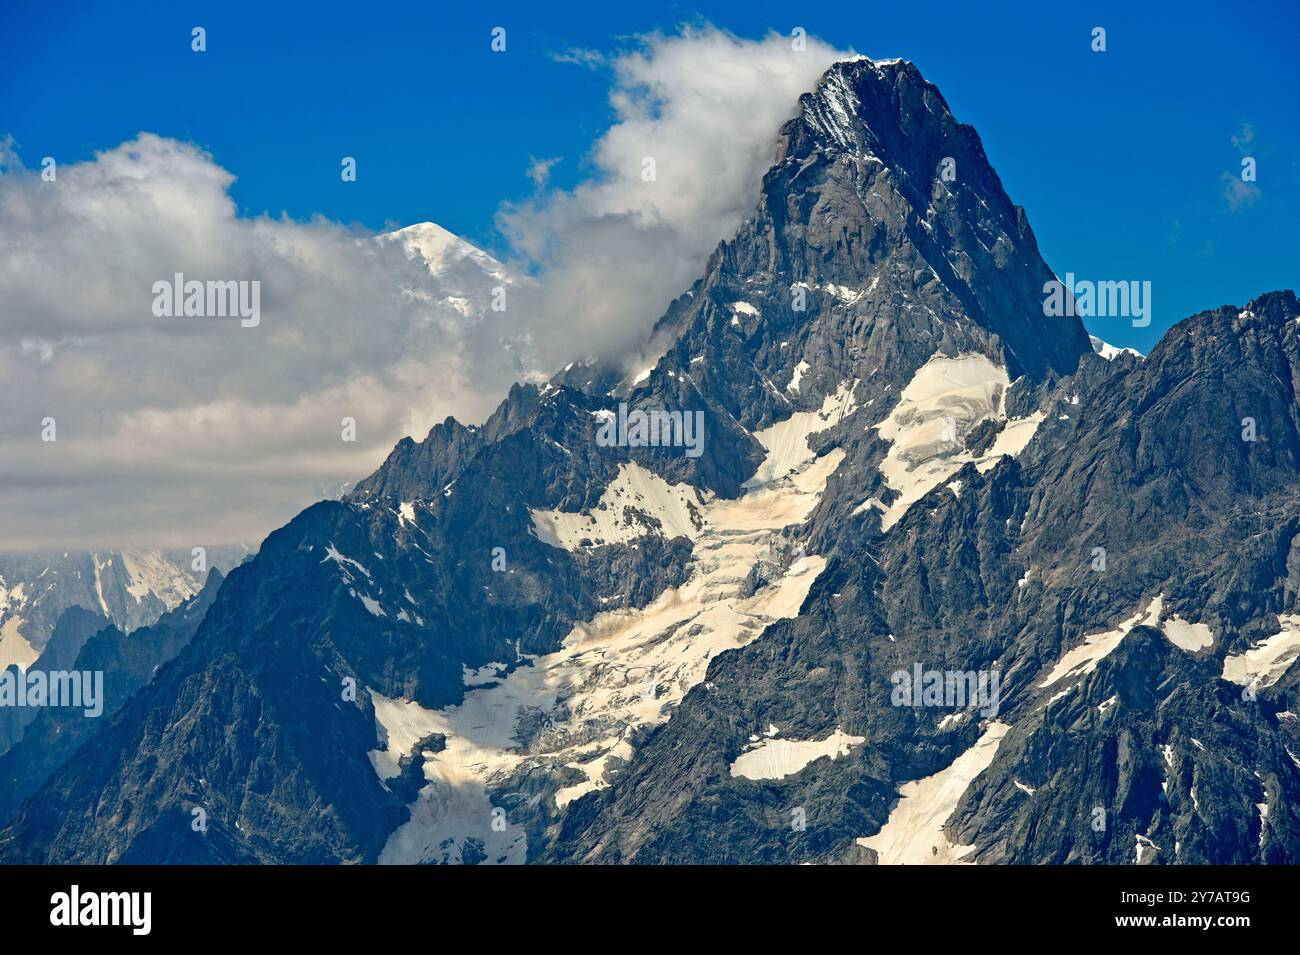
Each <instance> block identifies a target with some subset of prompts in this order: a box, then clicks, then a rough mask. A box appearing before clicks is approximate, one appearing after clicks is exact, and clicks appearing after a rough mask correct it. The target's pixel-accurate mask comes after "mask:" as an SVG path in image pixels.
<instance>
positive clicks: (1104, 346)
mask: <svg viewBox="0 0 1300 955" xmlns="http://www.w3.org/2000/svg"><path fill="white" fill-rule="evenodd" d="M1088 341H1090V342H1092V350H1093V351H1095V352H1096V353H1097V354H1098V355H1100V356H1101V357H1102V358H1104V359H1106V360H1107V361H1113V360H1114V359H1115V358H1116V357H1117V356H1119V355H1122V354H1124V353H1125V352H1127V353H1128V354H1130V355H1133V356H1135V357H1137V358H1142V357H1144V356H1143V355H1142V353H1141V352H1140V351H1138V350H1137V349H1136V348H1119V347H1117V346H1115V345H1112V344H1110V343H1109V342H1104V341H1102V340H1101V339H1100V338H1098V337H1097V336H1096V335H1089V336H1088Z"/></svg>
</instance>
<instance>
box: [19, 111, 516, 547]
mask: <svg viewBox="0 0 1300 955" xmlns="http://www.w3.org/2000/svg"><path fill="white" fill-rule="evenodd" d="M10 159H11V161H10V162H8V163H7V164H6V165H8V167H9V171H8V172H7V173H6V174H4V175H2V176H0V301H2V302H4V303H5V307H4V310H3V314H2V315H0V401H2V402H3V405H4V408H5V414H4V415H3V416H2V417H0V443H2V444H3V445H4V449H5V451H4V455H3V457H0V512H3V513H4V514H5V515H6V520H5V525H6V526H5V532H4V536H3V546H4V547H5V548H7V549H8V548H13V549H20V548H22V549H28V548H35V547H42V546H49V547H91V546H101V547H102V546H117V547H121V546H130V545H134V544H157V545H177V546H181V545H186V546H189V545H190V544H192V543H204V542H225V541H228V540H232V539H239V540H248V541H250V542H253V541H256V540H260V539H261V537H262V536H263V535H264V534H265V532H266V531H268V530H270V529H271V528H273V527H275V526H277V525H278V524H280V523H282V522H283V521H285V520H287V519H288V518H289V517H291V516H292V515H293V514H294V513H295V512H296V511H297V510H298V509H300V508H301V507H303V506H305V505H306V504H308V503H310V502H311V500H312V499H314V497H316V496H318V495H319V494H320V492H321V490H322V489H324V488H327V487H331V486H334V485H336V484H338V483H339V482H341V481H355V480H356V479H358V478H359V477H361V476H363V475H364V474H365V473H367V472H368V471H369V470H371V469H372V468H373V467H374V466H375V465H376V464H377V463H378V462H379V461H380V460H382V458H383V456H384V455H385V454H386V453H387V451H388V450H389V449H390V448H391V447H392V445H393V443H394V442H395V441H396V440H397V439H398V438H400V437H401V436H402V435H404V434H409V433H415V434H418V435H420V436H423V435H424V433H425V432H426V431H427V430H428V428H429V426H430V425H431V424H432V423H433V421H434V420H435V419H440V418H441V417H443V416H445V415H447V414H455V415H458V416H462V417H464V418H466V419H469V420H477V419H480V418H482V417H483V415H484V414H486V413H487V412H488V411H490V410H491V408H492V407H493V406H494V405H495V404H496V402H497V401H499V400H500V397H501V395H502V394H503V393H504V391H505V389H506V388H508V387H509V385H510V383H511V382H512V381H515V380H517V379H519V378H520V377H523V376H525V375H527V374H528V373H529V368H530V367H531V365H529V364H528V363H529V361H530V360H529V359H528V357H527V343H526V336H521V334H520V332H519V329H518V328H517V327H516V325H515V324H514V323H513V322H512V321H511V320H510V319H511V318H512V316H510V314H509V312H508V311H507V312H504V313H494V312H492V311H491V310H490V308H489V307H488V306H489V303H490V296H491V290H492V288H493V287H494V286H496V285H498V284H501V280H500V279H499V278H497V277H494V276H492V275H490V274H488V273H486V272H485V271H484V269H483V267H482V264H481V262H479V261H476V259H475V257H473V256H459V257H458V256H454V255H449V256H444V257H443V259H442V262H441V266H440V269H439V274H438V275H437V276H436V277H435V276H434V275H433V274H431V272H430V270H429V268H428V267H427V265H426V262H425V260H424V258H423V257H421V256H418V255H408V252H407V251H406V250H405V249H404V248H403V246H402V244H401V243H396V242H385V243H380V242H376V241H375V240H374V237H373V236H371V235H367V234H363V233H360V232H356V231H354V230H350V229H347V228H344V227H342V226H339V225H337V224H334V223H331V222H326V221H324V220H315V221H311V222H294V221H290V220H288V219H271V218H266V217H259V218H254V219H247V218H240V217H238V216H237V215H236V210H235V206H234V204H233V202H232V201H231V199H230V196H229V194H228V191H227V190H228V188H229V186H230V183H231V181H232V178H233V177H232V176H231V174H230V173H229V172H227V171H226V170H224V169H222V168H221V167H220V166H219V165H217V164H216V163H215V162H214V161H213V159H212V158H211V157H210V156H207V155H206V154H204V153H203V152H201V151H199V150H198V149H196V148H194V147H192V146H188V145H184V144H181V143H178V142H175V141H173V140H167V139H162V138H160V137H157V136H154V135H149V134H142V135H141V136H139V137H138V138H137V139H135V140H133V141H131V142H129V143H125V144H123V145H121V146H119V147H117V148H115V149H110V150H107V151H105V152H101V153H98V154H97V155H96V156H95V158H94V159H93V160H91V161H88V162H83V163H77V164H66V165H63V166H61V167H60V168H59V169H58V173H57V179H56V180H55V181H53V182H45V181H42V179H41V177H40V175H39V172H38V171H30V172H29V171H26V170H23V169H22V168H21V167H18V166H17V164H16V163H15V162H13V161H12V157H10ZM487 261H488V262H489V263H490V260H487ZM176 272H181V273H183V274H184V275H185V276H186V277H187V278H190V279H199V280H209V279H213V280H245V279H246V280H258V281H260V282H261V292H262V295H261V313H262V314H261V323H260V325H258V327H256V328H242V327H240V323H239V319H238V318H231V319H222V318H157V317H155V316H154V314H153V311H152V303H153V297H154V296H153V291H152V289H153V284H154V283H155V282H156V281H159V280H169V279H171V278H172V276H173V274H174V273H176ZM503 341H505V342H506V343H508V344H511V345H513V346H514V347H512V348H511V347H502V346H503ZM47 417H52V418H54V419H55V421H56V427H57V440H56V441H55V442H52V443H45V442H42V441H41V440H40V432H41V422H42V419H44V418H47ZM344 417H351V418H355V419H356V422H357V441H356V443H345V442H344V441H342V440H341V436H340V435H341V426H340V422H341V420H342V419H343V418H344Z"/></svg>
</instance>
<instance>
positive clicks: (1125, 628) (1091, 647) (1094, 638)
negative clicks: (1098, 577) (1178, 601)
mask: <svg viewBox="0 0 1300 955" xmlns="http://www.w3.org/2000/svg"><path fill="white" fill-rule="evenodd" d="M1163 606H1164V597H1163V595H1161V596H1157V597H1156V598H1155V599H1154V600H1152V601H1151V603H1150V604H1148V605H1147V608H1146V610H1143V611H1140V612H1139V613H1136V614H1134V615H1133V616H1131V617H1129V618H1128V619H1127V620H1125V621H1123V622H1122V623H1121V624H1120V625H1119V626H1118V627H1116V628H1115V629H1114V630H1107V631H1105V632H1103V633H1094V634H1092V635H1091V636H1086V637H1084V638H1083V643H1081V644H1079V645H1078V646H1077V647H1075V648H1074V649H1072V650H1070V651H1069V652H1067V653H1066V654H1065V655H1064V656H1063V657H1061V659H1060V660H1059V661H1058V662H1057V664H1056V666H1055V667H1053V668H1052V672H1051V673H1049V674H1048V675H1047V679H1045V680H1044V681H1043V682H1042V683H1040V684H1038V688H1039V689H1040V690H1042V689H1046V688H1047V687H1049V686H1051V685H1052V684H1053V683H1056V682H1057V681H1058V680H1062V679H1064V678H1065V677H1067V676H1068V677H1072V678H1073V677H1081V676H1085V675H1086V674H1089V673H1091V672H1092V671H1093V670H1095V669H1097V664H1098V663H1100V662H1101V661H1102V660H1103V659H1104V658H1105V657H1106V655H1107V654H1109V653H1110V652H1111V651H1112V650H1114V649H1115V648H1116V647H1118V646H1119V645H1120V642H1121V641H1122V640H1123V639H1124V637H1125V636H1126V635H1127V634H1128V632H1129V631H1130V630H1132V629H1133V628H1134V627H1136V626H1138V625H1143V626H1148V627H1154V626H1156V625H1157V624H1158V623H1159V622H1160V613H1161V608H1162V607H1163ZM1103 712H1104V711H1103Z"/></svg>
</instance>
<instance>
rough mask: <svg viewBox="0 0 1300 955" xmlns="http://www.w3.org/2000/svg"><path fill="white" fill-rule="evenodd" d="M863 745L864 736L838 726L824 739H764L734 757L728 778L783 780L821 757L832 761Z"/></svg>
mask: <svg viewBox="0 0 1300 955" xmlns="http://www.w3.org/2000/svg"><path fill="white" fill-rule="evenodd" d="M865 742H866V738H865V737H862V736H849V735H847V734H846V733H844V731H843V730H841V729H839V728H838V727H837V728H836V730H835V732H834V733H832V734H831V735H830V736H828V737H826V738H825V739H816V740H793V739H765V740H762V741H761V742H759V743H756V744H754V745H753V746H751V747H749V748H748V749H747V750H746V751H745V752H744V753H741V754H740V755H739V756H737V757H736V760H735V762H733V763H732V764H731V775H732V776H742V777H744V778H745V779H785V777H787V776H792V775H794V774H795V773H797V772H799V771H800V770H801V769H803V768H804V767H805V766H807V765H808V764H809V763H811V762H813V761H814V760H816V759H820V758H821V757H823V756H829V757H830V758H831V759H832V760H836V759H839V758H840V757H841V756H847V755H848V754H849V750H851V749H852V748H853V747H854V746H857V745H858V744H860V743H865Z"/></svg>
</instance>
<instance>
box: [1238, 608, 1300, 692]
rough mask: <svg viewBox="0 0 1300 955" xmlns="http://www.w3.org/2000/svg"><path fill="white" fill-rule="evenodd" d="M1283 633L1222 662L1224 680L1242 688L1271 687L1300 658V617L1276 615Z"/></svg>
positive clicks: (1295, 615)
mask: <svg viewBox="0 0 1300 955" xmlns="http://www.w3.org/2000/svg"><path fill="white" fill-rule="evenodd" d="M1277 619H1278V621H1279V622H1280V623H1281V624H1282V629H1281V630H1280V631H1279V632H1277V633H1275V634H1273V636H1271V637H1266V638H1265V639H1263V640H1260V641H1259V642H1257V643H1254V644H1252V645H1251V647H1250V649H1248V650H1246V652H1245V653H1238V654H1234V655H1233V656H1230V657H1227V658H1225V659H1224V661H1223V678H1224V679H1225V680H1227V681H1229V682H1230V683H1239V684H1241V685H1242V686H1246V685H1248V684H1254V685H1256V686H1259V687H1268V686H1272V685H1273V684H1274V683H1276V682H1277V681H1278V680H1280V679H1282V674H1284V673H1286V671H1287V670H1288V669H1290V667H1291V664H1293V663H1295V661H1296V658H1297V657H1300V614H1279V615H1278V618H1277Z"/></svg>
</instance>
